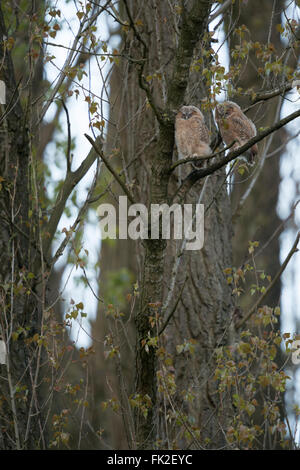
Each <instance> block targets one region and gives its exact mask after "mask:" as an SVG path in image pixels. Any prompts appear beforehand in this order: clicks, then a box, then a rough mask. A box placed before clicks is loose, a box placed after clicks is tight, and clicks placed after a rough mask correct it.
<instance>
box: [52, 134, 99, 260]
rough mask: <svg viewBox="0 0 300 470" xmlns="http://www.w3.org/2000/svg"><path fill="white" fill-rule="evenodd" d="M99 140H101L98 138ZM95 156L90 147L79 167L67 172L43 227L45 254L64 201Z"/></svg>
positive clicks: (63, 207)
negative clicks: (46, 222)
mask: <svg viewBox="0 0 300 470" xmlns="http://www.w3.org/2000/svg"><path fill="white" fill-rule="evenodd" d="M99 141H100V142H101V140H100V139H99ZM97 157H98V153H97V152H95V150H94V148H92V149H91V150H90V152H89V153H88V155H87V157H86V158H85V159H84V161H83V162H82V163H81V165H80V166H79V168H78V169H77V170H76V171H74V172H73V171H69V172H68V173H67V176H66V179H65V181H64V184H63V186H62V188H61V190H60V192H59V194H58V196H57V198H56V202H55V205H54V208H53V209H52V213H51V216H50V220H49V222H48V224H47V226H46V229H45V237H44V243H43V251H44V253H45V255H46V256H47V255H49V249H50V247H51V243H52V240H53V237H54V235H55V232H56V229H57V226H58V224H59V221H60V219H61V216H62V214H63V211H64V209H65V206H66V202H67V200H68V198H69V196H70V194H71V193H72V191H73V189H74V188H75V186H76V185H77V184H78V183H79V182H80V181H81V180H82V178H83V177H84V176H85V175H86V173H87V172H88V171H89V169H90V168H91V166H92V165H93V163H94V161H95V160H96V159H97Z"/></svg>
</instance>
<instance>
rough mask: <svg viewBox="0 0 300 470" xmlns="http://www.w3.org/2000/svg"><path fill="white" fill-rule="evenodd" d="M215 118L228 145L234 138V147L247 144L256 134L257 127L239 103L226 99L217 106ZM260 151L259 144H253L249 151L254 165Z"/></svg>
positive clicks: (247, 154) (248, 154) (248, 155)
mask: <svg viewBox="0 0 300 470" xmlns="http://www.w3.org/2000/svg"><path fill="white" fill-rule="evenodd" d="M215 118H216V121H217V124H218V127H219V130H220V134H221V136H222V139H223V141H224V143H225V144H226V145H230V144H231V143H232V142H233V141H234V140H235V141H236V142H235V144H234V145H233V149H237V148H239V147H241V146H242V145H244V144H246V143H247V142H248V140H249V139H252V137H254V136H255V135H256V127H255V125H254V124H253V122H252V121H251V120H250V119H248V118H247V117H246V116H245V114H244V113H243V112H242V110H241V108H240V107H239V105H237V104H236V103H233V102H232V101H224V102H223V103H220V104H218V105H217V107H216V111H215ZM257 153H258V147H257V145H256V144H255V145H253V146H252V147H251V148H250V149H249V150H248V151H247V152H246V156H247V159H248V162H249V163H250V164H251V165H252V164H253V163H254V157H255V156H256V155H257Z"/></svg>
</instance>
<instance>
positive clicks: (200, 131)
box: [189, 116, 210, 144]
mask: <svg viewBox="0 0 300 470" xmlns="http://www.w3.org/2000/svg"><path fill="white" fill-rule="evenodd" d="M189 122H190V125H191V128H192V129H193V131H194V132H195V135H197V138H199V139H200V140H201V142H205V143H206V144H209V141H210V139H209V132H208V129H207V127H206V125H205V122H204V120H203V119H202V118H200V117H198V116H194V117H192V118H191V119H189Z"/></svg>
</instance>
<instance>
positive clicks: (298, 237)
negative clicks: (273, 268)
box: [236, 232, 300, 329]
mask: <svg viewBox="0 0 300 470" xmlns="http://www.w3.org/2000/svg"><path fill="white" fill-rule="evenodd" d="M299 239H300V232H298V234H297V237H296V240H295V242H294V244H293V246H292V248H291V250H290V252H289V254H288V255H287V257H286V258H285V260H284V262H283V264H282V265H281V268H280V269H279V271H278V272H277V274H276V276H275V277H274V279H273V281H272V282H271V283H270V284H269V285H268V287H267V288H266V290H265V292H264V293H263V294H262V295H261V296H260V298H259V299H258V300H257V302H255V304H254V305H253V307H251V309H250V310H249V311H248V312H247V313H246V314H245V316H244V317H243V318H242V319H241V320H240V321H239V322H238V323H237V324H236V329H239V328H241V327H242V326H243V325H244V324H245V323H246V321H247V320H249V318H250V317H251V316H252V315H253V314H254V313H255V311H256V309H257V308H258V307H259V305H260V304H261V303H262V301H263V300H264V298H265V297H266V296H267V295H268V293H269V292H270V290H271V289H272V287H273V286H274V284H275V283H276V282H277V281H278V279H279V278H280V276H281V274H282V273H283V271H284V270H285V268H286V267H287V265H288V263H289V261H290V259H291V258H292V256H293V255H294V254H295V253H297V251H299V250H298V248H297V245H298V243H299Z"/></svg>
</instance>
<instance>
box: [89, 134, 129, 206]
mask: <svg viewBox="0 0 300 470" xmlns="http://www.w3.org/2000/svg"><path fill="white" fill-rule="evenodd" d="M84 136H85V137H86V138H87V140H88V141H89V142H90V144H91V145H92V147H93V148H94V150H95V152H96V153H97V154H98V155H99V157H101V158H102V160H103V162H104V164H105V166H106V168H107V169H108V170H109V171H110V172H111V174H112V175H113V176H114V178H115V179H116V181H117V182H118V183H119V185H120V186H121V188H122V189H123V191H124V193H125V194H126V196H127V197H128V199H129V200H130V202H131V203H132V204H134V203H135V201H134V198H133V195H132V194H131V192H130V191H129V189H128V188H127V186H126V184H125V183H124V182H123V181H122V180H121V178H120V176H119V175H118V173H117V172H116V171H115V169H114V168H113V167H112V165H111V164H110V163H109V161H108V159H107V158H106V157H105V156H104V154H103V152H102V149H99V148H98V146H97V143H96V142H94V140H93V139H92V138H91V137H90V136H89V135H87V134H84Z"/></svg>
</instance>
